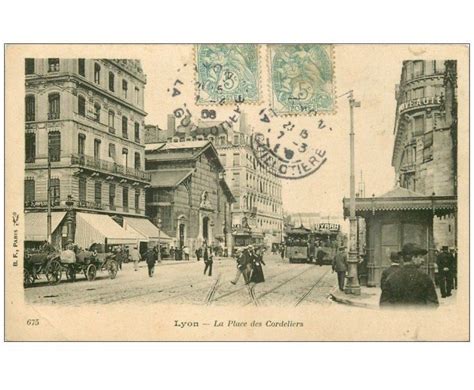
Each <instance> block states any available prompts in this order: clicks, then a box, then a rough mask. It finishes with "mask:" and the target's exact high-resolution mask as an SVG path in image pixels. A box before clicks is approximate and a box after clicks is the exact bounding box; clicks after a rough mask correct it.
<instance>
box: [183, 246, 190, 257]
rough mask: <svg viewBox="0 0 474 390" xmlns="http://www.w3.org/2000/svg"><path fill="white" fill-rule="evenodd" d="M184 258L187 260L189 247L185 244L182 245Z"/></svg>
mask: <svg viewBox="0 0 474 390" xmlns="http://www.w3.org/2000/svg"><path fill="white" fill-rule="evenodd" d="M183 253H184V260H189V247H188V246H187V245H185V246H184V247H183Z"/></svg>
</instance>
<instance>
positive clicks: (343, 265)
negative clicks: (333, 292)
mask: <svg viewBox="0 0 474 390" xmlns="http://www.w3.org/2000/svg"><path fill="white" fill-rule="evenodd" d="M345 249H346V248H344V247H343V246H341V247H340V248H339V252H338V253H337V254H336V255H335V256H334V258H333V260H332V272H334V271H336V273H337V283H338V285H339V290H341V291H344V282H345V278H346V272H347V255H346V253H345Z"/></svg>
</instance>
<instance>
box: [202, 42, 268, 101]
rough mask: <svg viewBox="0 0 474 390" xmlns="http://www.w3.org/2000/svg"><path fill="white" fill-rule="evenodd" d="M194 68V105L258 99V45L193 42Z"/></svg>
mask: <svg viewBox="0 0 474 390" xmlns="http://www.w3.org/2000/svg"><path fill="white" fill-rule="evenodd" d="M196 68H197V82H196V85H197V91H198V92H197V97H196V103H197V104H226V103H232V104H233V103H258V102H259V100H260V88H259V84H260V83H259V79H260V71H259V58H258V45H255V44H233V45H229V44H212V45H196Z"/></svg>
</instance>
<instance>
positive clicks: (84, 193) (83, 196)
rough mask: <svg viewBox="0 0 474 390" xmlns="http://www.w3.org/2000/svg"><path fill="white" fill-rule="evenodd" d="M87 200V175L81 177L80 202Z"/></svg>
mask: <svg viewBox="0 0 474 390" xmlns="http://www.w3.org/2000/svg"><path fill="white" fill-rule="evenodd" d="M86 200H87V179H86V178H85V177H80V178H79V202H85V201H86Z"/></svg>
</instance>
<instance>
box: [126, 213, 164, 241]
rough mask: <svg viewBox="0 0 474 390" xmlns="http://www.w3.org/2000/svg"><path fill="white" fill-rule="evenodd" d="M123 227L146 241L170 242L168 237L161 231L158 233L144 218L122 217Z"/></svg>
mask: <svg viewBox="0 0 474 390" xmlns="http://www.w3.org/2000/svg"><path fill="white" fill-rule="evenodd" d="M123 227H124V229H125V230H129V231H133V232H137V233H138V234H140V235H141V236H143V237H144V238H145V239H146V241H158V239H159V240H160V241H172V238H171V237H170V236H168V235H167V234H166V233H165V232H163V231H159V230H158V228H157V227H156V226H155V225H153V224H152V223H151V222H150V221H149V220H148V219H146V218H134V217H124V218H123ZM142 241H143V240H142Z"/></svg>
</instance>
